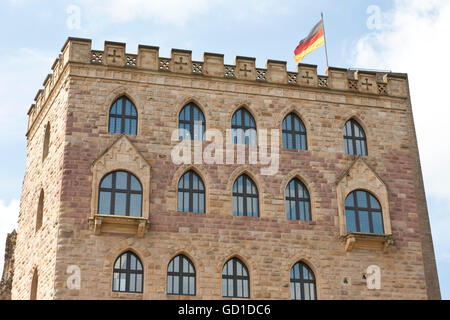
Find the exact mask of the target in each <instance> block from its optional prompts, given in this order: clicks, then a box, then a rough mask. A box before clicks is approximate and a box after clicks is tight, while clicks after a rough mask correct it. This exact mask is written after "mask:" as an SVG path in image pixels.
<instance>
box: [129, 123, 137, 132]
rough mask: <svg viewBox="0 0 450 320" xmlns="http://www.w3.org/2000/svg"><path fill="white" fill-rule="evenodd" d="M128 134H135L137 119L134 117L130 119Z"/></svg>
mask: <svg viewBox="0 0 450 320" xmlns="http://www.w3.org/2000/svg"><path fill="white" fill-rule="evenodd" d="M130 134H133V135H136V134H137V120H136V119H131V129H130Z"/></svg>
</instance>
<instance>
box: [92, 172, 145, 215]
mask: <svg viewBox="0 0 450 320" xmlns="http://www.w3.org/2000/svg"><path fill="white" fill-rule="evenodd" d="M117 173H126V174H127V189H116V187H115V185H116V177H117ZM109 176H112V178H111V188H102V186H101V185H102V183H103V181H104V180H105V179H106V178H108V177H109ZM131 177H134V178H135V179H136V180H137V181H138V182H139V185H140V187H141V191H135V190H132V189H131ZM102 192H108V193H109V194H110V210H109V212H110V213H109V214H107V213H102V212H100V200H101V193H102ZM117 193H122V194H123V193H126V204H125V215H116V214H115V213H114V212H115V205H116V201H115V199H116V194H117ZM132 194H135V195H140V196H141V213H140V215H139V216H138V217H136V218H142V217H143V202H144V189H143V186H142V183H141V181H140V180H139V179H138V177H136V176H135V175H134V174H132V173H131V172H129V171H124V170H117V171H113V172H110V173H108V174H106V175H105V176H104V177H103V178H102V179H101V180H100V183H99V186H98V205H97V212H98V214H99V215H107V216H112V217H135V216H131V215H130V213H131V212H130V211H131V195H132Z"/></svg>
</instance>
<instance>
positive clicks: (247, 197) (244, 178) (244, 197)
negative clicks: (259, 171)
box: [233, 173, 261, 218]
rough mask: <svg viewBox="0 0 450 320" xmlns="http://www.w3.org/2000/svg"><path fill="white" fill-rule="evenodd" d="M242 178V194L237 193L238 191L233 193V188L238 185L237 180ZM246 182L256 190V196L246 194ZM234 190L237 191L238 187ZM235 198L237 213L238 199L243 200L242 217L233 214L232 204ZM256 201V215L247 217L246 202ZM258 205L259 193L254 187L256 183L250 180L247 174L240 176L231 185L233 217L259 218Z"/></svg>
mask: <svg viewBox="0 0 450 320" xmlns="http://www.w3.org/2000/svg"><path fill="white" fill-rule="evenodd" d="M241 178H243V182H242V193H239V191H236V192H234V190H235V186H236V184H237V183H238V181H239V179H241ZM247 181H249V182H250V183H251V185H253V186H254V187H255V190H256V195H254V194H251V193H248V192H247ZM236 190H239V189H238V187H236ZM236 198H237V200H236V201H237V207H238V213H239V198H243V212H242V215H239V214H238V215H236V214H235V212H234V202H235V199H236ZM249 198H250V199H252V200H253V199H256V204H257V206H258V210H257V215H256V216H253V215H249V214H248V213H249V211H248V208H247V201H248V199H249ZM252 204H253V201H252ZM260 214H261V212H260V203H259V191H258V187H257V185H256V183H255V182H254V181H253V179H252V178H250V177H249V176H248V175H247V174H245V173H244V174H241V175H240V176H239V177H238V178H237V179H236V180H235V181H234V183H233V216H235V217H251V218H259V217H260Z"/></svg>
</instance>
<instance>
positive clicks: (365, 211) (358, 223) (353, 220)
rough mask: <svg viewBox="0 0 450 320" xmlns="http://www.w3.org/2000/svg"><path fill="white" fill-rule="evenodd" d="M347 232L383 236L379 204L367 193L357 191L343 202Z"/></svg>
mask: <svg viewBox="0 0 450 320" xmlns="http://www.w3.org/2000/svg"><path fill="white" fill-rule="evenodd" d="M345 215H346V220H347V232H362V233H375V234H384V225H383V211H382V209H381V205H380V202H379V201H378V200H377V199H376V198H375V197H374V196H373V195H372V194H370V193H369V192H367V191H363V190H357V191H353V192H352V193H350V194H349V195H348V197H347V199H346V200H345Z"/></svg>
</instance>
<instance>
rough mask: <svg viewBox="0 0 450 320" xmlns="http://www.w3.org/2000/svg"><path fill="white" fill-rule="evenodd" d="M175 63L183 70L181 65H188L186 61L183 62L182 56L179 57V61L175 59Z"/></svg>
mask: <svg viewBox="0 0 450 320" xmlns="http://www.w3.org/2000/svg"><path fill="white" fill-rule="evenodd" d="M175 64H177V65H179V66H180V70H183V66H187V65H188V64H187V62H183V57H180V61H179V62H177V61H175Z"/></svg>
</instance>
